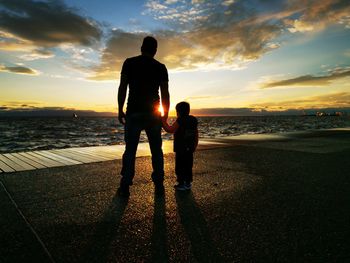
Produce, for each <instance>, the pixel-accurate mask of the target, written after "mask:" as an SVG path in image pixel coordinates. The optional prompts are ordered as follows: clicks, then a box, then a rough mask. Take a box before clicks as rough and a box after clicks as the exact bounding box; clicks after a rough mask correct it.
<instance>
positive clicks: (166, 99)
mask: <svg viewBox="0 0 350 263" xmlns="http://www.w3.org/2000/svg"><path fill="white" fill-rule="evenodd" d="M160 93H161V97H162V106H163V110H164V117H165V119H167V118H168V115H169V106H170V95H169V85H168V81H162V82H161V83H160Z"/></svg>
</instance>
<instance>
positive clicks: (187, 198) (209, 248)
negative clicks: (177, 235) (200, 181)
mask: <svg viewBox="0 0 350 263" xmlns="http://www.w3.org/2000/svg"><path fill="white" fill-rule="evenodd" d="M175 198H176V203H177V208H178V213H179V215H180V218H181V223H182V225H183V227H184V229H185V231H186V234H187V236H188V238H189V241H190V242H191V247H192V253H193V255H194V257H195V258H196V260H197V261H198V262H223V260H222V259H221V257H220V255H219V253H218V251H217V248H216V246H215V244H214V242H213V240H212V238H211V236H210V233H209V228H208V226H207V223H206V221H205V219H204V217H203V214H202V212H201V210H200V209H199V207H198V205H197V203H196V200H195V199H194V197H193V194H192V192H175Z"/></svg>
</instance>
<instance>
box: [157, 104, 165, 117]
mask: <svg viewBox="0 0 350 263" xmlns="http://www.w3.org/2000/svg"><path fill="white" fill-rule="evenodd" d="M158 111H159V112H160V115H161V116H164V109H163V105H162V104H160V105H159V108H158Z"/></svg>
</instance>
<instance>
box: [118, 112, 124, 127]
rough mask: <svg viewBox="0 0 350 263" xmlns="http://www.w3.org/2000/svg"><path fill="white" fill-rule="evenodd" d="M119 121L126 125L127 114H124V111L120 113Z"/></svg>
mask: <svg viewBox="0 0 350 263" xmlns="http://www.w3.org/2000/svg"><path fill="white" fill-rule="evenodd" d="M118 120H119V122H120V123H121V124H123V125H125V113H124V111H119V113H118Z"/></svg>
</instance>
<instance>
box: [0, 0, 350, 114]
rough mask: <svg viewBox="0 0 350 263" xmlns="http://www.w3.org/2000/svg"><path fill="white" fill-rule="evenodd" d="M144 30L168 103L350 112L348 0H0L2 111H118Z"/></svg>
mask: <svg viewBox="0 0 350 263" xmlns="http://www.w3.org/2000/svg"><path fill="white" fill-rule="evenodd" d="M146 35H152V36H154V37H156V38H157V39H158V45H159V47H158V53H157V55H156V59H157V60H159V61H160V62H162V63H164V64H165V65H166V66H167V68H168V71H169V88H170V96H171V108H172V109H173V108H174V106H175V104H176V103H177V102H179V101H182V100H186V101H188V102H190V104H191V107H192V108H193V109H198V110H197V111H196V112H197V113H198V114H200V113H203V114H215V113H220V114H232V115H235V114H240V115H244V114H246V113H249V112H250V113H251V112H260V111H286V110H293V109H297V110H302V109H306V110H307V109H315V108H316V109H319V108H350V1H349V0H322V1H320V0H222V1H219V0H217V1H205V0H192V1H191V0H164V1H161V0H159V1H158V0H145V1H141V0H132V1H124V0H123V1H122V0H89V1H86V0H65V1H37V0H36V1H34V0H1V1H0V80H1V81H0V111H12V110H38V109H54V110H64V109H75V110H92V111H97V112H116V111H117V98H116V96H117V89H118V85H119V77H120V70H121V65H122V63H123V61H124V60H125V59H126V58H127V57H131V56H136V55H138V54H139V53H140V45H141V42H142V39H143V37H144V36H146ZM199 109H200V110H199Z"/></svg>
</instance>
